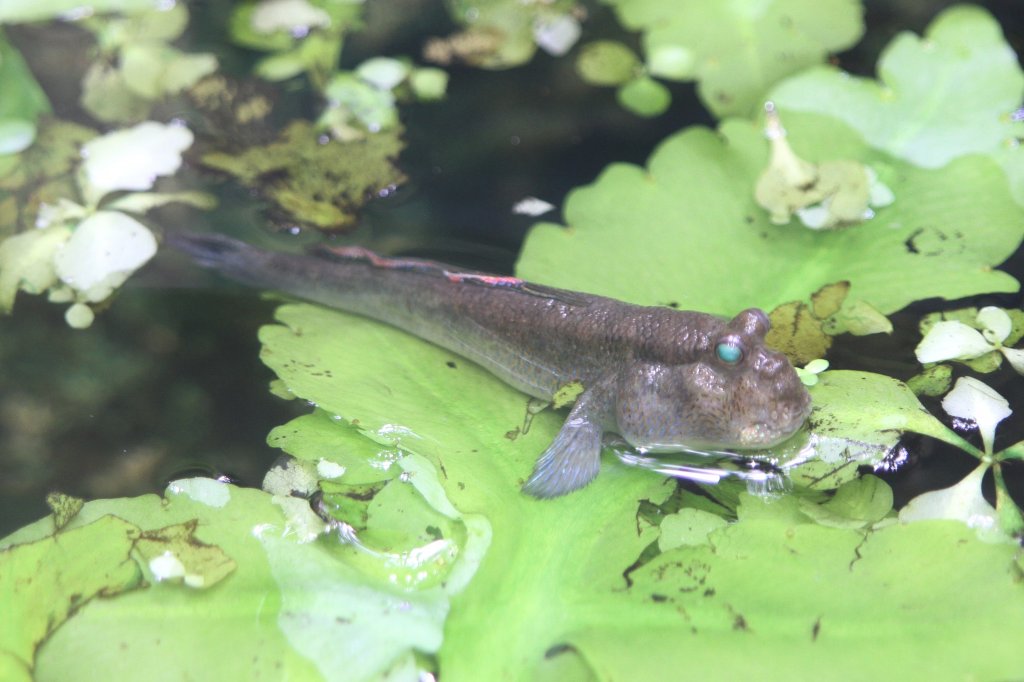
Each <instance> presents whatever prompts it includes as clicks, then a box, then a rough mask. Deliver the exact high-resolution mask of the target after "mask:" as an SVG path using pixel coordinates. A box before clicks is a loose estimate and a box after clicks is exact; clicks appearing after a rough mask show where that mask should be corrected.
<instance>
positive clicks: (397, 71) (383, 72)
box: [356, 57, 409, 90]
mask: <svg viewBox="0 0 1024 682" xmlns="http://www.w3.org/2000/svg"><path fill="white" fill-rule="evenodd" d="M356 75H358V76H359V77H360V78H362V79H363V80H364V81H366V82H367V83H369V84H370V85H372V86H373V87H375V88H377V89H378V90H393V89H394V88H395V86H396V85H398V84H399V83H401V82H402V81H404V80H405V77H406V76H408V75H409V67H408V65H406V64H403V63H402V62H400V61H398V60H397V59H391V58H389V57H373V58H372V59H367V60H366V61H365V62H363V63H362V64H360V65H359V66H357V67H356Z"/></svg>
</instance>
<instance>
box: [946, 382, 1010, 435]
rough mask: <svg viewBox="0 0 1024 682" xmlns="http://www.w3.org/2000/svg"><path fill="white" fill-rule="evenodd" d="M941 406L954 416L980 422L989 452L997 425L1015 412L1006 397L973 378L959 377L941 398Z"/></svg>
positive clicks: (976, 422) (979, 429)
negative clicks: (951, 388)
mask: <svg viewBox="0 0 1024 682" xmlns="http://www.w3.org/2000/svg"><path fill="white" fill-rule="evenodd" d="M942 409H944V410H945V411H946V412H948V413H949V414H950V415H952V416H954V417H959V418H960V419H967V420H969V421H972V422H974V423H975V424H977V426H978V431H979V432H980V433H981V440H982V442H983V443H984V444H985V452H986V453H988V454H991V453H992V441H993V440H995V433H996V426H997V425H998V424H999V422H1001V421H1002V420H1004V419H1006V418H1007V417H1009V416H1010V415H1011V414H1013V410H1011V409H1010V404H1009V403H1007V402H1006V398H1004V397H1003V396H1001V395H999V394H998V393H996V392H995V391H994V390H993V389H992V388H990V387H989V386H988V385H987V384H983V383H982V382H980V381H978V380H977V379H975V378H974V377H960V378H959V379H957V380H956V385H955V386H954V387H953V390H952V391H950V392H949V394H948V395H947V396H946V397H945V398H944V399H943V400H942Z"/></svg>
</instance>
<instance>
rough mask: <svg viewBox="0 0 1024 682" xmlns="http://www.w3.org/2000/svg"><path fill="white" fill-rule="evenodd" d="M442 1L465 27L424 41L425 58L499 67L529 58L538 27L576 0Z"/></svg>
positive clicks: (522, 61)
mask: <svg viewBox="0 0 1024 682" xmlns="http://www.w3.org/2000/svg"><path fill="white" fill-rule="evenodd" d="M445 4H446V5H447V7H448V12H449V14H450V15H451V17H452V19H453V20H454V21H455V23H457V24H459V25H460V26H464V27H465V30H464V31H462V32H461V33H457V34H455V35H453V36H449V37H448V38H446V39H437V40H434V41H431V43H428V45H427V47H426V49H425V50H424V54H425V55H426V56H427V58H428V59H430V60H431V61H434V62H436V63H439V64H448V63H450V62H451V61H453V60H454V59H460V60H462V61H465V62H467V63H470V64H473V65H476V66H482V67H485V68H489V69H500V68H508V67H511V66H518V65H519V64H523V63H525V62H527V61H529V60H530V58H531V57H533V55H534V53H535V52H536V51H537V37H536V32H537V30H538V27H540V26H544V25H546V24H547V23H549V22H551V21H556V20H558V19H559V18H561V17H564V16H565V15H567V14H569V13H570V11H571V10H572V9H573V7H575V5H576V0H550V1H545V2H535V3H527V4H524V3H522V2H520V1H519V0H448V1H447V2H446V3H445ZM542 42H543V41H542Z"/></svg>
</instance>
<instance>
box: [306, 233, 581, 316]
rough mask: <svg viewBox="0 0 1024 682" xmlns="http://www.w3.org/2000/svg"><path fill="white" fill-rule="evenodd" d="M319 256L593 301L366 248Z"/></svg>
mask: <svg viewBox="0 0 1024 682" xmlns="http://www.w3.org/2000/svg"><path fill="white" fill-rule="evenodd" d="M315 253H316V254H317V255H318V256H320V257H321V258H324V259H326V260H334V261H361V262H364V263H366V264H368V265H370V266H371V267H374V268H381V269H383V270H403V271H406V272H419V273H422V274H424V275H434V276H437V277H443V278H444V279H446V280H448V281H449V282H452V283H454V284H471V285H476V286H484V287H492V288H496V289H512V290H515V291H519V292H522V293H524V294H527V295H529V296H538V297H541V298H550V299H554V300H556V301H559V302H561V303H565V304H566V305H572V306H581V307H582V306H587V305H590V299H589V297H587V296H586V295H585V294H578V293H576V292H573V291H565V290H564V289H555V288H554V287H548V286H544V285H542V284H533V283H532V282H526V281H524V280H521V279H519V278H518V277H511V276H503V275H492V274H489V273H486V272H480V271H478V270H462V269H458V268H456V267H455V266H452V265H446V264H445V263H439V262H437V261H432V260H426V259H423V258H391V257H388V256H381V255H380V254H377V253H375V252H373V251H370V250H369V249H366V248H363V247H362V246H340V247H332V246H322V245H321V246H319V247H317V248H316V250H315Z"/></svg>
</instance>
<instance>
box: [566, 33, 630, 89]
mask: <svg viewBox="0 0 1024 682" xmlns="http://www.w3.org/2000/svg"><path fill="white" fill-rule="evenodd" d="M639 68H640V59H639V58H637V56H636V55H635V54H633V51H632V50H631V49H629V48H628V47H626V46H625V45H623V44H622V43H617V42H615V41H612V40H599V41H597V42H593V43H588V44H587V45H584V46H583V49H581V50H580V53H579V55H578V56H577V57H576V70H577V71H578V72H579V74H580V76H582V78H583V80H585V81H587V82H588V83H590V84H591V85H622V84H623V83H625V82H626V81H629V80H632V79H633V78H635V77H636V75H637V71H638V69H639Z"/></svg>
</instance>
